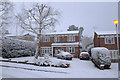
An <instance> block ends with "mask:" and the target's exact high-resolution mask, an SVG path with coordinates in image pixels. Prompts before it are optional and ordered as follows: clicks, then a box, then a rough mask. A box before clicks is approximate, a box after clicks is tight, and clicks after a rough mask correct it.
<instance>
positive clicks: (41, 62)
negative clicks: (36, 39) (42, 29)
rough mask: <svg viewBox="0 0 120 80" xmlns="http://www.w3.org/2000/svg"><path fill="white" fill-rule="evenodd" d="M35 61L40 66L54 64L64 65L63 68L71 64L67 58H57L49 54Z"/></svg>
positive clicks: (54, 65)
mask: <svg viewBox="0 0 120 80" xmlns="http://www.w3.org/2000/svg"><path fill="white" fill-rule="evenodd" d="M35 63H36V64H37V65H39V66H52V67H62V68H68V67H69V66H70V63H69V62H68V61H66V60H61V59H56V58H53V57H52V58H50V57H49V56H46V55H45V56H44V57H39V58H38V59H35Z"/></svg>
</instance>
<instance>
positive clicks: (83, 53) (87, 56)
mask: <svg viewBox="0 0 120 80" xmlns="http://www.w3.org/2000/svg"><path fill="white" fill-rule="evenodd" d="M79 57H80V59H81V60H82V59H85V60H89V58H90V57H89V53H88V52H81V53H80V56H79Z"/></svg>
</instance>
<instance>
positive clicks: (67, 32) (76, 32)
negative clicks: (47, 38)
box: [43, 31, 79, 35]
mask: <svg viewBox="0 0 120 80" xmlns="http://www.w3.org/2000/svg"><path fill="white" fill-rule="evenodd" d="M78 33H79V31H65V32H53V33H44V34H43V35H55V34H59V35H61V34H78Z"/></svg>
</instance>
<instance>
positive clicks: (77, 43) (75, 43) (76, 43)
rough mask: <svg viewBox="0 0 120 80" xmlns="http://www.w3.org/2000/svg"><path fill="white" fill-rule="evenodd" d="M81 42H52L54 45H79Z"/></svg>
mask: <svg viewBox="0 0 120 80" xmlns="http://www.w3.org/2000/svg"><path fill="white" fill-rule="evenodd" d="M78 45H79V42H74V43H52V46H78Z"/></svg>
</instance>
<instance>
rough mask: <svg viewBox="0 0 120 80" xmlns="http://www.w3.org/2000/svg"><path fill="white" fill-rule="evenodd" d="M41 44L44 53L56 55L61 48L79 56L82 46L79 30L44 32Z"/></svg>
mask: <svg viewBox="0 0 120 80" xmlns="http://www.w3.org/2000/svg"><path fill="white" fill-rule="evenodd" d="M40 45H41V54H42V55H44V54H50V55H51V56H56V55H57V54H58V51H59V50H64V51H67V52H70V53H71V54H73V56H74V57H76V58H77V57H78V56H79V52H80V48H81V44H80V40H79V31H66V32H54V33H46V34H43V35H42V40H41V42H40Z"/></svg>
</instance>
